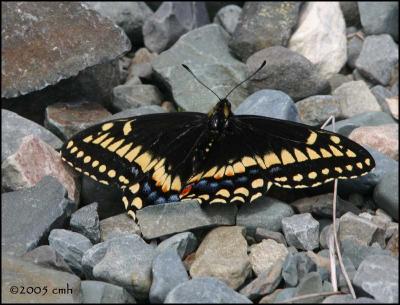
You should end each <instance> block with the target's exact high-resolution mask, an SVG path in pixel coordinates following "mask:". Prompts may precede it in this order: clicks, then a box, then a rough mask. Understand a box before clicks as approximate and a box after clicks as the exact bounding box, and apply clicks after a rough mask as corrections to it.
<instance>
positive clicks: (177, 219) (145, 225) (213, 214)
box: [136, 201, 237, 239]
mask: <svg viewBox="0 0 400 305" xmlns="http://www.w3.org/2000/svg"><path fill="white" fill-rule="evenodd" d="M236 212H237V207H236V206H234V205H207V206H204V207H202V206H200V205H199V203H198V202H197V201H183V202H176V203H175V202H174V203H166V204H158V205H153V206H147V207H145V208H143V209H141V210H139V211H137V213H136V216H137V219H138V222H139V226H140V229H141V231H142V234H143V236H144V238H146V239H153V238H157V237H161V236H165V235H169V234H173V233H178V232H183V231H187V230H191V229H196V228H209V227H214V226H218V225H234V224H235V217H236ZM155 224H156V225H155Z"/></svg>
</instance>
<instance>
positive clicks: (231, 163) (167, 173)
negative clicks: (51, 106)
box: [61, 61, 375, 219]
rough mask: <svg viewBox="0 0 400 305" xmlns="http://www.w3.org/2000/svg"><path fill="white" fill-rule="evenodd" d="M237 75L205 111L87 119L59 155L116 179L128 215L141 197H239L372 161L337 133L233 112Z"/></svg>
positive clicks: (325, 177) (358, 169) (211, 200)
mask: <svg viewBox="0 0 400 305" xmlns="http://www.w3.org/2000/svg"><path fill="white" fill-rule="evenodd" d="M264 65H265V61H264V62H263V64H262V65H261V66H260V67H259V69H257V71H256V72H255V73H257V72H258V71H260V70H261V68H262V67H263V66H264ZM183 67H184V68H185V69H186V70H188V71H189V72H190V73H191V74H192V75H193V76H194V77H195V78H196V80H198V81H199V82H200V83H201V84H202V85H204V86H205V87H206V88H208V87H207V86H206V85H205V84H203V83H202V82H201V81H200V80H199V79H198V78H197V77H196V76H195V75H194V74H193V72H192V71H191V70H190V69H189V68H188V67H187V66H185V65H183ZM255 73H253V74H252V75H251V76H250V77H249V78H247V79H246V80H244V81H243V82H245V81H247V80H248V79H250V78H251V77H252V76H253V75H254V74H255ZM243 82H241V83H240V84H238V85H237V86H235V87H234V88H233V89H232V90H231V91H230V92H229V93H228V94H227V95H226V97H225V98H223V99H220V98H219V97H218V95H216V94H215V93H214V92H213V93H214V94H215V95H216V96H217V97H218V99H219V102H218V103H217V104H216V105H215V107H214V108H213V109H212V110H211V111H210V112H209V113H208V114H204V113H197V112H177V113H160V114H149V115H142V116H136V117H130V118H124V119H115V120H111V121H108V122H103V123H100V124H97V125H94V126H92V127H89V128H87V129H85V130H83V131H81V132H79V133H77V134H76V135H74V136H73V137H71V138H70V139H69V140H67V141H66V142H65V144H64V146H63V147H62V149H61V157H62V160H63V161H65V162H66V163H67V164H68V165H70V166H71V167H73V168H74V169H75V170H77V171H78V172H81V173H83V174H84V175H86V176H89V177H90V178H92V179H94V180H96V181H98V182H99V183H103V184H105V185H110V184H113V185H117V186H118V187H119V188H120V189H121V190H122V202H123V204H124V206H125V208H126V210H127V211H128V214H129V215H130V216H131V217H132V218H134V219H135V218H136V216H135V215H136V214H135V211H136V210H138V209H141V208H143V207H144V206H147V205H153V204H163V203H166V202H177V201H182V200H197V201H198V202H199V203H202V204H227V203H246V202H252V201H254V200H256V199H257V198H259V197H261V196H262V195H263V194H264V193H266V192H267V191H268V189H269V188H270V187H271V186H273V185H274V186H276V187H279V188H282V189H302V188H310V187H317V186H320V185H322V184H324V183H328V182H330V181H333V180H334V179H352V178H356V177H359V176H363V175H366V174H367V173H368V172H369V171H371V170H372V169H373V168H374V166H375V162H374V159H373V157H372V156H371V155H370V154H369V152H368V151H367V150H366V149H364V148H363V147H361V146H360V145H358V144H357V143H355V142H353V141H351V140H349V139H348V138H346V137H344V136H342V135H339V134H336V133H334V132H329V131H326V130H322V129H319V128H316V127H312V126H308V125H304V124H300V123H295V122H291V121H286V120H279V119H274V118H268V117H262V116H257V115H235V114H233V112H232V110H231V104H230V102H229V101H228V99H227V98H228V96H229V94H230V93H232V91H233V90H234V89H235V88H237V87H238V86H239V85H241V84H242V83H243ZM208 89H209V88H208ZM209 90H210V91H211V89H209Z"/></svg>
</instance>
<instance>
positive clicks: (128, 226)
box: [100, 213, 140, 241]
mask: <svg viewBox="0 0 400 305" xmlns="http://www.w3.org/2000/svg"><path fill="white" fill-rule="evenodd" d="M125 234H138V235H140V228H139V226H138V225H137V224H136V222H134V221H132V218H130V217H129V216H128V215H127V214H126V213H122V214H118V215H115V216H111V217H108V218H105V219H103V220H101V221H100V235H101V241H106V240H109V239H111V238H113V237H117V236H121V235H125Z"/></svg>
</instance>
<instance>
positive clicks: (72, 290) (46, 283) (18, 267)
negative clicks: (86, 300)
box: [1, 255, 81, 304]
mask: <svg viewBox="0 0 400 305" xmlns="http://www.w3.org/2000/svg"><path fill="white" fill-rule="evenodd" d="M1 273H2V274H1V275H2V277H1V284H2V296H1V300H2V302H4V303H39V304H40V303H53V304H58V303H80V301H81V298H80V284H81V280H80V278H79V277H77V276H76V275H74V274H71V273H68V272H62V271H58V270H53V269H50V268H46V267H42V266H39V265H36V264H34V263H32V262H27V261H25V260H22V259H20V258H17V257H11V256H8V255H2V257H1ZM11 287H16V288H17V290H16V291H17V293H12V292H10V290H11V289H10V288H11ZM22 287H24V288H25V289H24V291H23V292H25V293H23V292H22V289H23V288H22ZM28 287H40V288H39V289H40V292H39V293H36V292H35V293H27V292H29V290H27V288H28ZM44 287H46V289H45V288H44ZM53 288H54V289H60V290H56V293H54V292H52V289H53ZM39 289H38V288H35V290H34V291H38V290H39ZM61 289H65V290H64V291H67V290H66V289H69V290H68V291H67V292H68V293H62V292H63V290H61ZM59 291H60V292H61V293H57V292H59Z"/></svg>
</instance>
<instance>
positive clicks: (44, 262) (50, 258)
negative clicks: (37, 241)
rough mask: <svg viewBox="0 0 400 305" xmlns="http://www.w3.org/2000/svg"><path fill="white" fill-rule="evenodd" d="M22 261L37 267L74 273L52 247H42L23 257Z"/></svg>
mask: <svg viewBox="0 0 400 305" xmlns="http://www.w3.org/2000/svg"><path fill="white" fill-rule="evenodd" d="M22 259H24V260H26V261H30V262H32V263H35V264H36V265H39V266H42V267H45V268H50V269H54V270H58V271H63V272H69V273H73V272H72V270H71V268H70V267H69V266H68V264H67V263H66V262H65V260H64V259H63V257H62V256H61V255H60V254H59V253H58V252H57V251H56V250H54V249H53V248H52V247H50V246H47V245H46V246H40V247H37V248H35V249H33V250H32V251H29V252H27V253H25V254H24V256H22Z"/></svg>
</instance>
